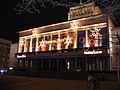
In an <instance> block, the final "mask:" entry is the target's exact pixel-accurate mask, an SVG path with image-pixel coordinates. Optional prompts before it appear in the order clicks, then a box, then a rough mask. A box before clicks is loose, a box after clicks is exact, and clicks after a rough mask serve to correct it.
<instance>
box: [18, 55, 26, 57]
mask: <svg viewBox="0 0 120 90" xmlns="http://www.w3.org/2000/svg"><path fill="white" fill-rule="evenodd" d="M17 58H26V55H17Z"/></svg>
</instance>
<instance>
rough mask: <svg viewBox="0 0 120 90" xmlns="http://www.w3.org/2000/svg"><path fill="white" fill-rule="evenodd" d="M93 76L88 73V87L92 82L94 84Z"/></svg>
mask: <svg viewBox="0 0 120 90" xmlns="http://www.w3.org/2000/svg"><path fill="white" fill-rule="evenodd" d="M92 78H93V77H92V76H91V75H88V77H87V87H91V84H92Z"/></svg>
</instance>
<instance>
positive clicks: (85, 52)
mask: <svg viewBox="0 0 120 90" xmlns="http://www.w3.org/2000/svg"><path fill="white" fill-rule="evenodd" d="M84 54H102V51H96V50H92V51H84Z"/></svg>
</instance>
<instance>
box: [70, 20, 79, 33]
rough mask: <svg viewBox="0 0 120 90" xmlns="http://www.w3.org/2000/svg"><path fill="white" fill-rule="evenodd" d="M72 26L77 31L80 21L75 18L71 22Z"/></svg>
mask: <svg viewBox="0 0 120 90" xmlns="http://www.w3.org/2000/svg"><path fill="white" fill-rule="evenodd" d="M70 25H71V27H70V29H73V30H74V31H77V29H78V27H79V22H77V21H76V20H73V22H72V23H70Z"/></svg>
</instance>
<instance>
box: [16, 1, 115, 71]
mask: <svg viewBox="0 0 120 90" xmlns="http://www.w3.org/2000/svg"><path fill="white" fill-rule="evenodd" d="M112 27H113V24H112V22H111V20H110V18H109V17H107V16H106V15H104V14H101V11H100V9H99V8H98V7H97V6H95V4H94V3H88V4H82V5H80V6H75V7H71V8H70V12H69V13H68V21H66V22H61V23H57V24H52V25H47V26H42V27H37V28H33V29H29V30H25V31H20V32H19V47H18V53H16V58H17V59H18V66H19V67H21V68H27V69H35V70H41V71H42V70H51V71H52V70H56V71H60V70H71V71H80V70H81V71H105V70H111V68H112V65H111V61H112V60H111V57H112V42H111V40H112V38H111V32H112Z"/></svg>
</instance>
